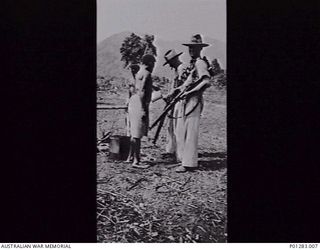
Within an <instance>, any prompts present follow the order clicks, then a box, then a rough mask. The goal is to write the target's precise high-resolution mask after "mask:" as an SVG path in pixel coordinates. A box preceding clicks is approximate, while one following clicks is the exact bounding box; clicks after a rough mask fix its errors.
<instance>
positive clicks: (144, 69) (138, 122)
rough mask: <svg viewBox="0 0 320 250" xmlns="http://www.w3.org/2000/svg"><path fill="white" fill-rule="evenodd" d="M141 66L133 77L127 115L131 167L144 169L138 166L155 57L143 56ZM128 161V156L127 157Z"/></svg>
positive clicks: (147, 112) (146, 131) (147, 114)
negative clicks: (133, 81) (131, 159)
mask: <svg viewBox="0 0 320 250" xmlns="http://www.w3.org/2000/svg"><path fill="white" fill-rule="evenodd" d="M141 61H142V62H141V65H140V69H139V71H138V73H137V74H136V77H135V86H134V91H133V93H132V96H131V97H130V99H129V105H128V113H129V122H130V136H131V141H130V147H131V149H130V150H131V152H132V154H133V164H132V167H136V168H145V167H148V166H146V165H145V166H143V165H141V164H140V147H141V145H140V144H141V138H142V137H143V136H147V134H148V128H149V104H150V101H151V94H152V76H151V73H152V71H153V68H154V65H155V61H156V59H155V57H154V56H152V55H144V56H143V57H142V60H141ZM128 160H130V156H129V157H128Z"/></svg>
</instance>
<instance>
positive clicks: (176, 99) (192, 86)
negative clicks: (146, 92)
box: [149, 78, 202, 130]
mask: <svg viewBox="0 0 320 250" xmlns="http://www.w3.org/2000/svg"><path fill="white" fill-rule="evenodd" d="M201 81H202V78H201V79H199V80H198V81H196V82H194V83H192V84H190V85H189V86H187V87H186V88H185V89H184V90H183V91H181V92H179V93H178V94H177V95H176V96H175V97H174V98H173V99H172V101H171V102H169V103H168V104H167V105H166V106H165V108H164V110H163V112H162V113H161V115H160V116H159V117H158V118H157V119H156V120H155V121H154V122H153V124H152V125H151V126H150V128H149V129H150V130H152V129H153V128H154V127H155V126H156V125H157V124H158V123H159V122H160V121H161V120H162V119H163V120H164V119H165V117H166V115H167V113H168V112H169V111H170V110H171V109H173V107H174V105H175V104H176V103H177V102H178V101H180V100H181V99H182V98H181V96H182V95H183V94H184V93H185V92H187V91H189V90H191V89H193V88H194V87H196V86H197V85H198V84H199V83H200V82H201Z"/></svg>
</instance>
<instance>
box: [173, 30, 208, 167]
mask: <svg viewBox="0 0 320 250" xmlns="http://www.w3.org/2000/svg"><path fill="white" fill-rule="evenodd" d="M183 45H184V46H188V48H189V54H190V57H191V61H190V65H189V67H188V69H189V72H190V74H189V75H188V77H187V80H185V81H184V83H183V85H182V86H181V87H180V90H181V91H183V90H184V89H185V88H186V87H188V86H189V85H190V84H195V87H193V88H192V89H189V90H188V91H186V92H185V93H184V95H183V98H184V102H183V104H181V108H180V110H179V112H178V119H181V120H182V121H183V122H178V123H177V127H176V130H177V133H176V138H177V141H180V142H181V143H182V147H181V148H180V149H181V152H180V153H178V155H180V160H181V166H179V167H178V168H177V169H176V172H178V173H182V172H186V171H192V170H194V169H196V168H197V167H198V135H199V125H200V115H201V112H202V108H203V98H202V93H203V91H204V90H205V89H206V88H207V87H209V86H210V83H209V77H210V74H209V72H208V65H207V63H206V62H205V61H204V60H203V59H202V58H201V51H202V49H203V48H204V47H207V46H209V44H205V43H203V42H202V38H201V35H199V34H197V35H194V36H192V38H191V42H190V43H185V44H183Z"/></svg>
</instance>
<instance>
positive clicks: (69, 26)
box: [0, 0, 320, 242]
mask: <svg viewBox="0 0 320 250" xmlns="http://www.w3.org/2000/svg"><path fill="white" fill-rule="evenodd" d="M227 2H228V3H227V4H228V8H227V9H228V13H227V14H228V20H227V24H228V33H227V39H228V40H227V44H228V45H227V46H228V50H227V53H228V67H227V68H228V122H227V124H228V237H229V242H319V231H320V228H319V227H320V221H319V211H320V206H319V201H320V189H319V182H320V178H319V167H320V164H319V157H318V155H319V150H318V148H319V145H318V143H319V141H320V140H319V119H318V116H317V115H318V109H319V107H320V105H319V100H320V95H319V94H320V93H319V88H317V87H318V84H319V81H318V79H319V78H318V75H317V73H318V72H319V71H317V68H316V67H317V66H318V65H319V59H318V58H319V54H318V52H319V39H318V33H319V30H320V27H319V23H320V22H319V4H318V3H317V1H311V0H309V1H302V0H301V1H258V0H255V1H248V0H246V1H239V0H237V1H236V0H228V1H227ZM3 7H4V8H3ZM95 8H96V5H95V1H85V0H83V1H71V0H69V1H38V0H33V1H26V0H25V1H23V0H14V1H3V2H2V10H5V11H4V13H5V14H6V15H5V17H4V18H2V22H1V23H2V24H1V26H2V30H3V32H2V36H1V39H0V40H1V50H2V51H1V57H2V58H1V59H2V65H1V69H2V73H1V77H4V79H3V80H1V83H2V86H3V87H4V88H3V89H2V98H1V101H2V102H3V103H2V106H1V107H2V123H1V124H2V125H3V129H2V130H1V132H2V133H1V134H2V135H1V140H0V141H1V144H2V150H1V160H2V163H1V172H2V174H1V181H0V182H1V184H2V185H3V187H1V191H2V193H3V194H1V218H0V221H1V223H0V227H1V228H0V229H1V230H0V231H1V234H0V242H95V241H96V221H95V218H96V217H95V212H96V211H95V209H96V204H95V198H96V193H95V188H96V176H95V170H96V169H95V165H96V158H95V157H96V146H95V143H96V135H95V132H96V131H95V124H96V110H95V101H96V99H95V91H96V87H95V83H96V72H95V68H96V57H95V56H96V16H95ZM195 32H196V31H195Z"/></svg>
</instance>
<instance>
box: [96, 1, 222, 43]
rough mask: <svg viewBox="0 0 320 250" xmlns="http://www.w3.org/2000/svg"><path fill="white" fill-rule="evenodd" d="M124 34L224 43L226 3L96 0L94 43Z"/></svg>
mask: <svg viewBox="0 0 320 250" xmlns="http://www.w3.org/2000/svg"><path fill="white" fill-rule="evenodd" d="M123 31H132V32H137V33H140V34H141V33H142V34H145V33H147V34H153V35H155V36H156V37H158V38H162V39H164V40H167V41H173V40H190V38H191V35H193V34H198V33H199V34H202V35H203V36H209V37H211V38H214V39H218V40H221V41H223V42H226V0H97V43H99V42H100V41H102V40H103V39H105V38H107V37H109V36H111V35H113V34H116V33H119V32H123Z"/></svg>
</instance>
